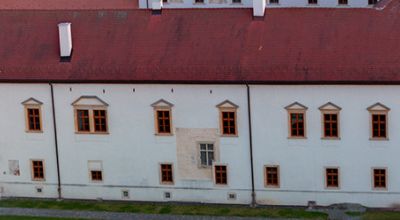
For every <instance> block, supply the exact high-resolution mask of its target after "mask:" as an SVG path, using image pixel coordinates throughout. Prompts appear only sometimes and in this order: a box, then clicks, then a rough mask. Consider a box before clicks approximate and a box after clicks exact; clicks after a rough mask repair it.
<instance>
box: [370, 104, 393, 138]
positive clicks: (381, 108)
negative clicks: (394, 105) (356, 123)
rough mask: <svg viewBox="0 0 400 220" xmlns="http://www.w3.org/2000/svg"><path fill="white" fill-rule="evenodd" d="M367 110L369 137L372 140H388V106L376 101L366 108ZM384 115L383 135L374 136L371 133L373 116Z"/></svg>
mask: <svg viewBox="0 0 400 220" xmlns="http://www.w3.org/2000/svg"><path fill="white" fill-rule="evenodd" d="M367 110H368V112H369V139H370V140H373V141H388V140H389V111H390V108H389V107H387V106H385V105H383V104H381V103H380V102H377V103H375V104H373V105H371V106H369V107H368V108H367ZM374 115H385V133H386V135H385V137H374V135H373V132H374V131H373V116H374Z"/></svg>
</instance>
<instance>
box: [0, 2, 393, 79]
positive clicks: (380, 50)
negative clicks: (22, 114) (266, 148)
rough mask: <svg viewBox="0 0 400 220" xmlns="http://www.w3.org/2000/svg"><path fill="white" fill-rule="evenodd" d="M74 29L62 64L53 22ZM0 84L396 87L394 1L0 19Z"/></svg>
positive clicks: (13, 14)
mask: <svg viewBox="0 0 400 220" xmlns="http://www.w3.org/2000/svg"><path fill="white" fill-rule="evenodd" d="M63 21H69V22H72V38H73V50H74V52H73V56H72V60H71V62H70V63H62V62H60V58H59V48H58V30H57V23H59V22H63ZM0 30H1V31H0V81H3V82H6V81H19V82H23V81H26V82H28V81H29V82H48V81H54V82H110V83H111V82H121V83H134V82H137V83H140V82H157V83H158V82H160V83H163V82H165V83H168V82H169V83H179V82H181V83H242V82H249V83H272V84H273V83H299V84H308V83H328V84H329V83H355V84H358V83H360V84H364V83H367V84H369V83H371V84H374V83H377V84H386V83H395V84H400V2H399V1H393V2H392V3H391V4H390V6H388V7H386V9H385V10H374V9H269V10H267V11H266V16H265V19H264V20H262V21H258V20H252V11H251V9H196V10H186V9H182V10H163V12H162V15H161V16H156V15H153V16H152V15H151V12H150V11H147V10H127V11H121V10H108V11H2V12H1V13H0Z"/></svg>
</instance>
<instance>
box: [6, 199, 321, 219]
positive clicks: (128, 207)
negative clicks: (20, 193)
mask: <svg viewBox="0 0 400 220" xmlns="http://www.w3.org/2000/svg"><path fill="white" fill-rule="evenodd" d="M0 207H20V208H44V209H61V210H86V211H110V212H130V213H144V214H173V215H208V216H241V217H269V218H303V219H327V218H328V215H327V214H325V213H321V212H310V211H306V210H305V209H302V208H281V207H279V208H270V207H267V208H266V207H259V208H250V207H247V206H237V205H209V204H207V205H189V204H170V203H168V204H160V203H133V202H131V203H128V202H111V201H107V202H105V201H104V202H100V201H75V200H73V201H72V200H64V201H54V200H34V199H3V200H0Z"/></svg>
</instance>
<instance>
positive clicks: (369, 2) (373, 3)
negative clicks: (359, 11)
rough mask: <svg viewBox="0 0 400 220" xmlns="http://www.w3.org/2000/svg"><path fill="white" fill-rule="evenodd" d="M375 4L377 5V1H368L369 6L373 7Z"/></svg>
mask: <svg viewBox="0 0 400 220" xmlns="http://www.w3.org/2000/svg"><path fill="white" fill-rule="evenodd" d="M376 3H378V0H368V4H369V5H375V4H376Z"/></svg>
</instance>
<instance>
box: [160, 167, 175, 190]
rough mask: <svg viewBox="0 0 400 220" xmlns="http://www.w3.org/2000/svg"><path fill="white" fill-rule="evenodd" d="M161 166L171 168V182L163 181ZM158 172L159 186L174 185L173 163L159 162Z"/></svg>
mask: <svg viewBox="0 0 400 220" xmlns="http://www.w3.org/2000/svg"><path fill="white" fill-rule="evenodd" d="M163 165H169V166H171V178H172V180H171V181H164V180H163V168H162V166H163ZM158 170H159V179H160V184H161V185H174V184H175V172H174V163H172V162H161V163H159V164H158Z"/></svg>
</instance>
